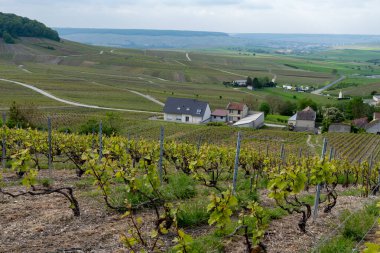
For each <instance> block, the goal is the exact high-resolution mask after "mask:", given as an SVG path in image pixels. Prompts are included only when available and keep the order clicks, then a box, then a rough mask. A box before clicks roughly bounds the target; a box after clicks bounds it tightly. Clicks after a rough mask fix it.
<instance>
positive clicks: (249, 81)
mask: <svg viewBox="0 0 380 253" xmlns="http://www.w3.org/2000/svg"><path fill="white" fill-rule="evenodd" d="M252 85H253V81H252V78H251V77H247V86H252Z"/></svg>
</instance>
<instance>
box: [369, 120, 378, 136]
mask: <svg viewBox="0 0 380 253" xmlns="http://www.w3.org/2000/svg"><path fill="white" fill-rule="evenodd" d="M379 132H380V123H377V124H376V125H374V126H372V127H371V128H368V129H367V133H372V134H377V133H379Z"/></svg>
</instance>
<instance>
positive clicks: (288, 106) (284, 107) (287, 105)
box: [277, 101, 297, 116]
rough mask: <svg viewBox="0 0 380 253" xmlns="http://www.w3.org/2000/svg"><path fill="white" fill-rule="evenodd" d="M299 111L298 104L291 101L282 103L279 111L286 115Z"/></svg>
mask: <svg viewBox="0 0 380 253" xmlns="http://www.w3.org/2000/svg"><path fill="white" fill-rule="evenodd" d="M296 111H297V104H296V103H293V102H291V101H285V102H283V103H282V104H280V106H279V108H278V111H277V112H278V113H279V114H281V115H284V116H292V115H293V114H294V113H295V112H296Z"/></svg>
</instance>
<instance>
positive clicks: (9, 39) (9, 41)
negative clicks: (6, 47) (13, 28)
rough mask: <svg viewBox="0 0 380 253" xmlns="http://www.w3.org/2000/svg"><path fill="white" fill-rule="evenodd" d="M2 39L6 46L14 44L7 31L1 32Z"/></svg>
mask: <svg viewBox="0 0 380 253" xmlns="http://www.w3.org/2000/svg"><path fill="white" fill-rule="evenodd" d="M2 37H3V40H4V42H5V43H7V44H14V43H15V40H14V39H13V38H12V36H11V35H10V34H9V33H8V32H7V31H4V32H3V35H2Z"/></svg>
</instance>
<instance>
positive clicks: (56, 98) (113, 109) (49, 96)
mask: <svg viewBox="0 0 380 253" xmlns="http://www.w3.org/2000/svg"><path fill="white" fill-rule="evenodd" d="M0 81H3V82H8V83H13V84H17V85H21V86H23V87H25V88H28V89H31V90H33V91H35V92H37V93H40V94H41V95H43V96H45V97H48V98H51V99H53V100H55V101H58V102H61V103H64V104H68V105H73V106H78V107H83V108H91V109H99V110H108V111H121V112H140V113H150V114H162V113H159V112H152V111H143V110H130V109H121V108H112V107H102V106H97V105H88V104H82V103H78V102H73V101H69V100H66V99H62V98H59V97H56V96H54V95H52V94H50V93H48V92H46V91H44V90H41V89H39V88H37V87H34V86H33V85H30V84H26V83H22V82H17V81H13V80H8V79H3V78H0Z"/></svg>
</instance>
